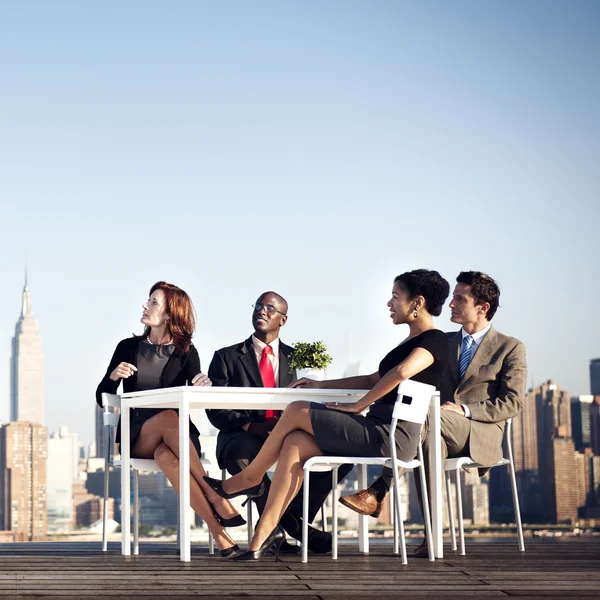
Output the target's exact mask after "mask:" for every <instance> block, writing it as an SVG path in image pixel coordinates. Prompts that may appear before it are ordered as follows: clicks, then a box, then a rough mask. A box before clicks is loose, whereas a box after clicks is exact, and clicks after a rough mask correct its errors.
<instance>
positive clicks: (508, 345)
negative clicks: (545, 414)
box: [439, 327, 527, 465]
mask: <svg viewBox="0 0 600 600" xmlns="http://www.w3.org/2000/svg"><path fill="white" fill-rule="evenodd" d="M448 338H449V342H450V354H449V357H448V364H447V366H446V370H445V371H444V374H443V375H442V378H441V380H440V384H439V389H440V398H441V401H442V403H444V402H456V403H457V404H468V405H469V409H470V411H471V419H470V425H471V431H470V435H469V453H470V456H471V458H473V460H475V461H477V462H479V463H481V464H483V465H493V464H494V463H496V462H498V461H499V460H500V459H501V458H502V436H503V434H504V423H505V421H506V419H508V418H510V417H515V416H516V415H518V414H519V413H520V412H521V410H522V408H523V401H524V398H525V386H526V380H527V364H526V358H525V345H524V344H523V343H522V342H520V341H519V340H517V339H515V338H512V337H508V336H506V335H503V334H501V333H500V332H498V331H496V330H495V329H494V327H490V330H489V331H488V332H487V334H486V335H485V337H484V338H483V340H482V341H481V344H480V345H479V347H478V348H477V352H476V353H475V356H474V357H473V358H472V360H471V362H470V363H469V366H468V367H467V370H466V371H465V374H464V377H463V378H462V379H460V377H459V371H458V357H459V352H460V345H461V342H462V334H461V331H457V332H456V333H449V334H448Z"/></svg>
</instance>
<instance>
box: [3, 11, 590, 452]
mask: <svg viewBox="0 0 600 600" xmlns="http://www.w3.org/2000/svg"><path fill="white" fill-rule="evenodd" d="M599 30H600V4H599V3H598V2H595V1H593V0H590V1H584V0H573V1H570V2H567V1H566V0H561V1H557V0H543V1H533V0H506V1H504V2H478V1H475V0H473V1H464V0H457V1H454V2H445V1H439V2H437V1H431V0H424V1H423V2H408V1H403V0H396V1H384V0H373V1H370V2H366V1H354V0H343V1H337V0H328V1H326V2H322V1H317V0H314V1H313V0H306V1H303V2H297V1H290V0H283V1H275V0H273V1H260V0H258V1H255V2H245V1H226V2H220V3H214V2H208V1H197V2H196V1H192V0H190V1H184V0H180V1H178V2H172V3H164V2H158V1H148V0H144V1H142V0H138V1H135V0H131V1H128V2H117V1H116V0H106V1H103V2H85V3H83V2H75V1H71V2H67V1H61V0H54V1H53V2H45V1H41V0H40V1H37V2H36V1H29V2H15V1H10V0H5V1H4V2H2V3H0V81H1V82H2V83H1V85H0V206H1V208H0V215H1V236H0V265H1V271H2V276H3V287H2V291H1V293H0V418H1V417H4V418H5V419H8V418H9V414H10V411H9V389H10V379H9V361H10V352H11V338H12V336H13V335H14V328H15V323H16V321H17V319H18V317H19V314H20V308H21V293H22V287H23V280H24V269H25V263H27V265H28V270H29V285H30V289H31V298H32V307H33V312H34V315H35V317H36V318H37V320H38V322H39V326H40V331H41V334H42V339H43V348H44V356H45V402H46V425H47V426H48V427H49V429H50V431H54V430H56V429H57V428H58V426H59V425H62V424H64V425H68V426H69V428H70V429H71V430H72V431H77V432H78V433H79V434H80V438H81V439H82V440H83V441H84V442H86V443H88V442H90V441H91V440H92V439H93V435H94V434H93V431H94V406H95V400H94V391H95V388H96V386H97V384H98V382H99V381H100V379H101V378H102V376H103V374H104V372H105V370H106V368H107V366H108V361H109V360H110V357H111V355H112V352H113V350H114V348H115V346H116V344H117V343H118V341H119V340H121V339H123V338H125V337H128V336H129V335H131V334H132V333H133V332H136V333H139V332H141V329H142V328H141V325H140V323H139V319H140V316H141V304H142V303H143V302H144V301H145V300H146V298H147V296H148V291H149V288H150V287H151V285H152V284H153V283H155V282H156V281H158V280H163V279H164V280H167V281H169V282H172V283H174V284H176V285H179V286H180V287H182V288H183V289H185V290H186V291H187V292H188V293H189V294H190V295H191V297H192V299H193V301H194V304H195V307H196V311H197V315H198V324H197V331H196V335H195V338H194V340H195V344H196V346H197V347H198V350H199V353H200V358H201V362H202V365H203V369H204V370H206V369H207V368H208V365H209V363H210V360H211V357H212V354H213V352H214V351H215V350H216V349H218V348H221V347H223V346H228V345H231V344H234V343H236V342H239V341H241V340H243V339H245V338H247V337H248V336H249V335H250V333H251V332H252V328H251V322H250V318H251V311H252V309H251V307H250V306H251V304H252V303H253V302H254V301H255V300H256V299H257V297H258V296H259V295H260V294H261V292H263V291H265V290H275V291H277V292H279V293H280V294H282V295H283V296H284V297H285V298H286V299H287V300H288V302H289V305H290V309H289V320H288V323H287V324H286V325H285V328H284V329H283V330H282V332H281V338H282V340H283V341H284V342H287V343H290V344H291V343H294V342H297V341H315V340H323V341H324V342H325V343H326V344H327V346H328V347H329V349H330V351H331V354H332V355H333V357H334V362H333V364H332V366H331V367H330V369H329V371H328V373H329V375H330V376H339V375H341V374H342V373H343V371H344V370H345V368H346V367H347V365H348V362H349V361H350V360H352V361H360V371H361V372H362V373H371V372H373V371H375V370H376V369H377V365H378V363H379V360H381V358H382V357H383V356H384V355H385V354H386V353H387V352H388V351H389V350H390V349H391V348H393V347H394V346H395V345H396V344H398V343H399V342H400V341H401V340H402V339H403V338H404V337H405V336H406V335H407V328H406V326H396V327H395V326H393V324H392V323H391V321H390V318H389V315H388V309H387V307H386V302H387V300H388V299H389V296H390V292H391V287H392V282H393V279H394V277H395V276H396V275H398V274H400V273H402V272H405V271H409V270H412V269H415V268H428V269H436V270H438V271H440V273H441V274H442V275H443V276H444V277H446V279H448V280H449V281H450V283H451V285H453V284H454V282H455V279H456V276H457V274H458V273H459V272H460V271H461V270H481V271H484V272H486V273H489V274H490V275H491V276H492V277H494V278H495V279H496V280H497V281H498V283H499V285H500V288H501V302H500V304H501V307H500V309H499V311H498V313H497V315H496V316H495V317H494V319H493V324H494V325H495V326H496V328H497V329H498V330H500V331H502V332H503V333H505V334H507V335H512V336H514V337H517V338H519V339H520V340H522V341H523V342H524V343H525V344H526V346H527V356H528V367H529V376H528V382H529V384H531V385H539V384H540V383H542V382H544V381H545V380H547V379H549V378H552V379H553V380H554V381H555V382H556V383H558V384H559V385H560V386H561V387H562V388H563V389H567V390H568V391H569V392H571V393H572V394H573V395H578V394H585V393H589V361H590V359H592V358H595V357H600V325H599V317H598V308H599V301H598V298H600V267H599V264H598V262H599V257H600V242H599V241H598V233H597V232H598V224H599V222H600V208H599V205H600V202H599V190H600V168H599V165H600V36H599V35H598V31H599ZM437 325H438V326H439V327H440V328H441V329H443V330H447V331H451V330H455V329H457V328H456V326H455V325H453V324H452V323H450V320H449V309H448V306H447V304H446V307H445V308H444V311H443V313H442V315H441V317H439V318H438V319H437Z"/></svg>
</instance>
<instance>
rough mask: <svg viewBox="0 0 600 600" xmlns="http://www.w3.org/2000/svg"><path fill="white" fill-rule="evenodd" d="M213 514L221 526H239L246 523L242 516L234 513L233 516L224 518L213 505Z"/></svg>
mask: <svg viewBox="0 0 600 600" xmlns="http://www.w3.org/2000/svg"><path fill="white" fill-rule="evenodd" d="M213 515H214V516H215V519H216V520H217V521H218V522H219V523H220V524H221V525H223V527H241V526H242V525H245V524H246V519H244V517H242V515H235V516H234V517H229V518H228V519H226V518H225V517H222V516H221V515H220V514H219V513H218V512H217V511H216V510H215V509H214V507H213Z"/></svg>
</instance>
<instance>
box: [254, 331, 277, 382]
mask: <svg viewBox="0 0 600 600" xmlns="http://www.w3.org/2000/svg"><path fill="white" fill-rule="evenodd" d="M268 345H269V346H271V348H272V350H273V353H272V354H269V360H270V361H271V365H273V373H274V375H275V386H276V387H278V386H279V338H275V339H274V340H273V341H272V342H271V343H270V344H268ZM265 346H267V344H265V343H264V342H261V341H260V340H259V339H258V338H257V337H256V336H255V335H253V336H252V347H253V348H254V353H255V354H256V360H257V361H258V364H259V366H260V359H261V358H262V353H263V348H264V347H265Z"/></svg>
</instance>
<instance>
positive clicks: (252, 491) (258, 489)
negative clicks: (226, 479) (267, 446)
mask: <svg viewBox="0 0 600 600" xmlns="http://www.w3.org/2000/svg"><path fill="white" fill-rule="evenodd" d="M203 479H204V481H206V483H208V485H209V486H210V487H211V488H212V489H213V490H214V491H215V492H217V494H219V496H221V498H225V500H231V499H232V498H237V497H238V496H248V500H250V498H257V497H258V496H262V495H263V493H264V491H265V484H264V483H263V482H262V481H261V482H260V483H259V484H258V485H255V486H254V487H251V488H248V489H247V490H240V491H239V492H233V493H232V494H228V493H227V492H226V491H225V490H224V489H223V482H222V481H221V480H220V479H215V478H214V477H209V476H208V475H205V476H204V477H203ZM244 504H245V502H244Z"/></svg>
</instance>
